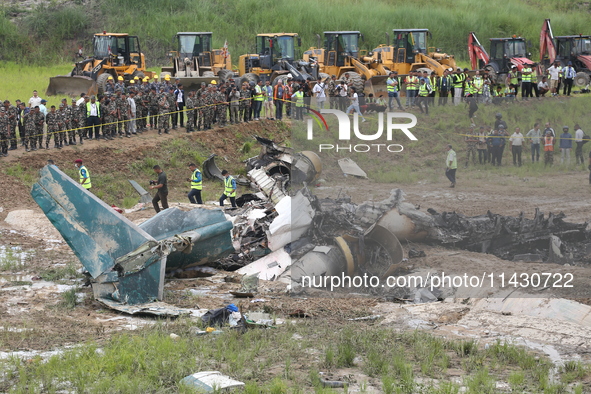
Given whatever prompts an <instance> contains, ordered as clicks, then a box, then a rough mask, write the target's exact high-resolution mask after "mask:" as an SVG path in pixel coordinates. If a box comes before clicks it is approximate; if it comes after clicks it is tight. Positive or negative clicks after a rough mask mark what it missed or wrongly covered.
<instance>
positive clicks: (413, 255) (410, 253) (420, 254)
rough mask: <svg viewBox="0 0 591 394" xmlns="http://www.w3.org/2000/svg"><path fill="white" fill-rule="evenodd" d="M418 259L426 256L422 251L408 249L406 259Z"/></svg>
mask: <svg viewBox="0 0 591 394" xmlns="http://www.w3.org/2000/svg"><path fill="white" fill-rule="evenodd" d="M418 257H427V255H426V254H425V252H424V251H422V250H416V249H414V248H410V249H409V250H408V258H409V259H416V258H418Z"/></svg>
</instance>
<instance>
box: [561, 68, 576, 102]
mask: <svg viewBox="0 0 591 394" xmlns="http://www.w3.org/2000/svg"><path fill="white" fill-rule="evenodd" d="M563 73H564V74H563V75H564V88H563V90H562V94H563V95H565V96H570V92H571V89H572V87H573V81H574V80H575V76H576V75H577V72H576V70H575V69H574V67H573V63H572V62H568V64H567V65H566V67H565V68H564V70H563Z"/></svg>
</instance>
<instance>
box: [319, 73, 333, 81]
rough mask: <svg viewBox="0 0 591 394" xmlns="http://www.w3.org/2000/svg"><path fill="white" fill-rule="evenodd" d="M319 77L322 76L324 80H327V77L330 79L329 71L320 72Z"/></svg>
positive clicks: (321, 78)
mask: <svg viewBox="0 0 591 394" xmlns="http://www.w3.org/2000/svg"><path fill="white" fill-rule="evenodd" d="M318 78H320V80H321V81H322V82H324V81H327V78H328V79H330V75H328V74H327V73H318Z"/></svg>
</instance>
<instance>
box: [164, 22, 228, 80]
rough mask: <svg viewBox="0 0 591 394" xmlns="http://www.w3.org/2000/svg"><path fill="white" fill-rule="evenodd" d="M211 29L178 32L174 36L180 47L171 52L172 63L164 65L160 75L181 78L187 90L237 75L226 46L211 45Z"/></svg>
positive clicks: (169, 54)
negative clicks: (215, 46)
mask: <svg viewBox="0 0 591 394" xmlns="http://www.w3.org/2000/svg"><path fill="white" fill-rule="evenodd" d="M212 35H213V34H212V33H211V32H179V33H177V34H176V35H175V36H174V39H175V41H176V44H177V50H176V51H171V52H169V53H168V56H169V57H170V59H171V60H172V64H171V65H170V66H167V67H162V72H161V74H160V76H161V77H164V76H166V75H170V76H171V77H173V78H179V79H180V80H181V83H182V84H183V87H184V88H185V90H187V91H189V90H194V89H197V88H199V86H200V84H201V82H206V83H209V82H210V81H212V80H216V81H217V80H221V81H222V82H225V81H227V80H228V79H229V78H231V77H233V76H234V72H233V71H232V59H231V57H230V53H229V52H228V48H227V46H224V47H223V48H222V49H211V47H212V44H211V42H212Z"/></svg>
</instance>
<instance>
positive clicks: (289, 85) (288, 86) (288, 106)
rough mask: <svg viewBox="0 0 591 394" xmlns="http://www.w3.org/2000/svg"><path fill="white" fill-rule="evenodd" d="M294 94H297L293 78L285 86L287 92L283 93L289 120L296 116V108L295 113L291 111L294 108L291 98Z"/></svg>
mask: <svg viewBox="0 0 591 394" xmlns="http://www.w3.org/2000/svg"><path fill="white" fill-rule="evenodd" d="M294 92H295V86H294V83H293V80H292V79H291V78H288V79H287V84H286V85H285V91H284V93H283V100H284V104H285V115H286V116H287V117H288V118H289V117H291V116H293V115H295V108H294V110H293V112H292V110H291V107H292V105H291V104H292V101H291V96H292V95H293V93H294Z"/></svg>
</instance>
